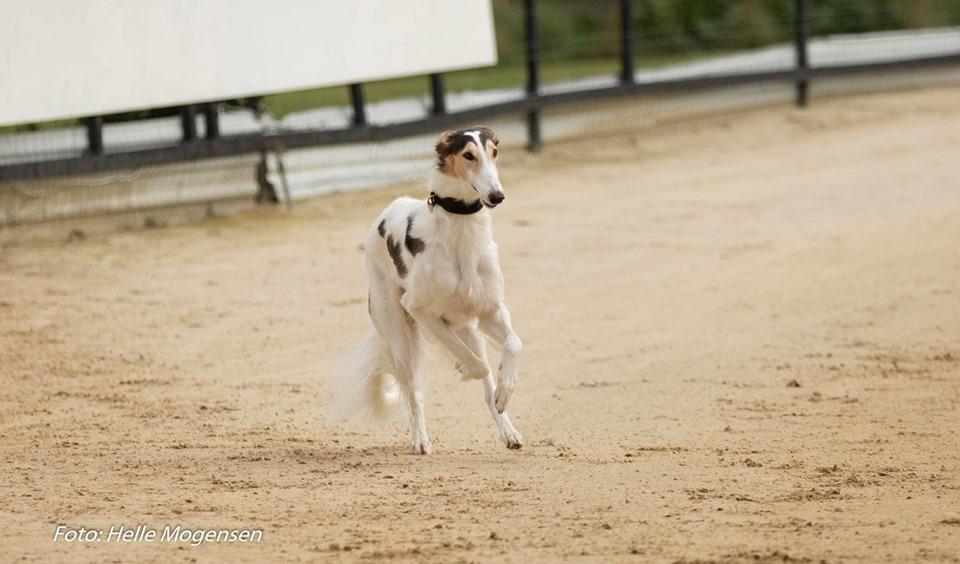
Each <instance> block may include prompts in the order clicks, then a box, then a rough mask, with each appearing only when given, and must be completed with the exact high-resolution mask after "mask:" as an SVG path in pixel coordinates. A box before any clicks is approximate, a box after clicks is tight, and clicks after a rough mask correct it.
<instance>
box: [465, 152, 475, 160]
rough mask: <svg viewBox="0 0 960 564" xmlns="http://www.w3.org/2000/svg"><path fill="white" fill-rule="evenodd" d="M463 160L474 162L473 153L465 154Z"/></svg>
mask: <svg viewBox="0 0 960 564" xmlns="http://www.w3.org/2000/svg"><path fill="white" fill-rule="evenodd" d="M463 158H465V159H467V160H468V161H472V160H473V153H464V154H463Z"/></svg>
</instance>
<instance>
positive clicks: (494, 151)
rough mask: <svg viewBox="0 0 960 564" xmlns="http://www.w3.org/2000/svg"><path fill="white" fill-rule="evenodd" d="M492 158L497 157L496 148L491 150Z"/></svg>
mask: <svg viewBox="0 0 960 564" xmlns="http://www.w3.org/2000/svg"><path fill="white" fill-rule="evenodd" d="M493 158H497V150H496V149H494V150H493Z"/></svg>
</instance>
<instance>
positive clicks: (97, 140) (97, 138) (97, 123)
mask: <svg viewBox="0 0 960 564" xmlns="http://www.w3.org/2000/svg"><path fill="white" fill-rule="evenodd" d="M83 124H84V125H85V126H86V127H87V152H89V153H90V154H91V155H102V154H103V116H94V117H89V118H87V119H85V120H83Z"/></svg>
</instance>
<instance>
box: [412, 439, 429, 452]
mask: <svg viewBox="0 0 960 564" xmlns="http://www.w3.org/2000/svg"><path fill="white" fill-rule="evenodd" d="M431 450H432V447H431V446H430V439H416V440H414V441H413V442H412V443H411V444H410V454H430V451H431Z"/></svg>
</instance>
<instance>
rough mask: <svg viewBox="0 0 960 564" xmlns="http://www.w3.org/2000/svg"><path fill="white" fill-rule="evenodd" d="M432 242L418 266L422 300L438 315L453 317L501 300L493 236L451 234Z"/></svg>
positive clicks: (465, 315)
mask: <svg viewBox="0 0 960 564" xmlns="http://www.w3.org/2000/svg"><path fill="white" fill-rule="evenodd" d="M443 243H444V244H437V245H432V246H433V249H430V247H431V245H428V250H430V251H432V252H429V253H424V254H425V255H426V256H424V259H426V260H425V261H423V263H422V265H421V266H422V267H423V268H422V269H418V270H419V272H418V273H417V275H418V276H417V280H416V284H415V286H417V287H418V288H417V289H418V290H420V291H418V292H417V293H418V294H419V298H420V300H418V301H422V302H426V303H424V305H425V306H426V307H427V309H429V310H430V311H432V312H433V313H435V314H437V315H442V316H443V317H444V318H446V319H448V320H450V321H453V320H454V319H457V318H461V317H463V318H473V317H477V316H478V315H481V314H482V313H484V312H487V311H491V310H492V309H494V308H495V307H496V305H497V304H498V303H499V302H500V301H501V299H502V295H503V282H502V277H501V274H500V269H499V266H498V264H497V254H496V246H495V245H494V243H493V241H492V239H490V238H489V237H487V238H486V239H481V238H475V239H456V238H451V239H447V240H445V241H444V242H443Z"/></svg>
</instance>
